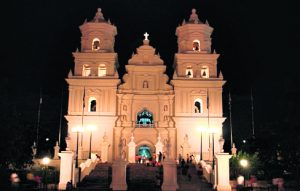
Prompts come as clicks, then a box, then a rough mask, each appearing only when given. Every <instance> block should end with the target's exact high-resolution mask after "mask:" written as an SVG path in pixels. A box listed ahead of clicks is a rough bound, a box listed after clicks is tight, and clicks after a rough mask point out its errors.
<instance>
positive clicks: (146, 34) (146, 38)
mask: <svg viewBox="0 0 300 191" xmlns="http://www.w3.org/2000/svg"><path fill="white" fill-rule="evenodd" d="M144 36H145V39H144V40H149V39H148V36H149V34H148V33H147V32H146V33H145V34H144Z"/></svg>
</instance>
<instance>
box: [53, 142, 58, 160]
mask: <svg viewBox="0 0 300 191" xmlns="http://www.w3.org/2000/svg"><path fill="white" fill-rule="evenodd" d="M58 154H59V146H58V142H57V141H56V145H55V147H54V157H53V159H59V158H58Z"/></svg>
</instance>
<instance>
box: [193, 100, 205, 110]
mask: <svg viewBox="0 0 300 191" xmlns="http://www.w3.org/2000/svg"><path fill="white" fill-rule="evenodd" d="M202 110H203V108H202V100H201V99H195V101H194V112H195V113H202Z"/></svg>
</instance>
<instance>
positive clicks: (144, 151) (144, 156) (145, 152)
mask: <svg viewBox="0 0 300 191" xmlns="http://www.w3.org/2000/svg"><path fill="white" fill-rule="evenodd" d="M135 155H136V158H135V160H136V162H139V163H145V162H146V163H147V162H151V161H154V160H155V147H154V145H153V143H152V142H150V141H149V140H143V141H140V142H138V143H137V145H136V147H135Z"/></svg>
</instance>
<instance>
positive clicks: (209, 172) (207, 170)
mask: <svg viewBox="0 0 300 191" xmlns="http://www.w3.org/2000/svg"><path fill="white" fill-rule="evenodd" d="M200 165H201V167H202V169H203V176H204V178H205V179H206V181H207V182H209V183H212V184H213V185H214V176H213V169H212V167H211V166H210V164H207V163H206V162H205V161H203V160H202V161H200Z"/></svg>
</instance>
